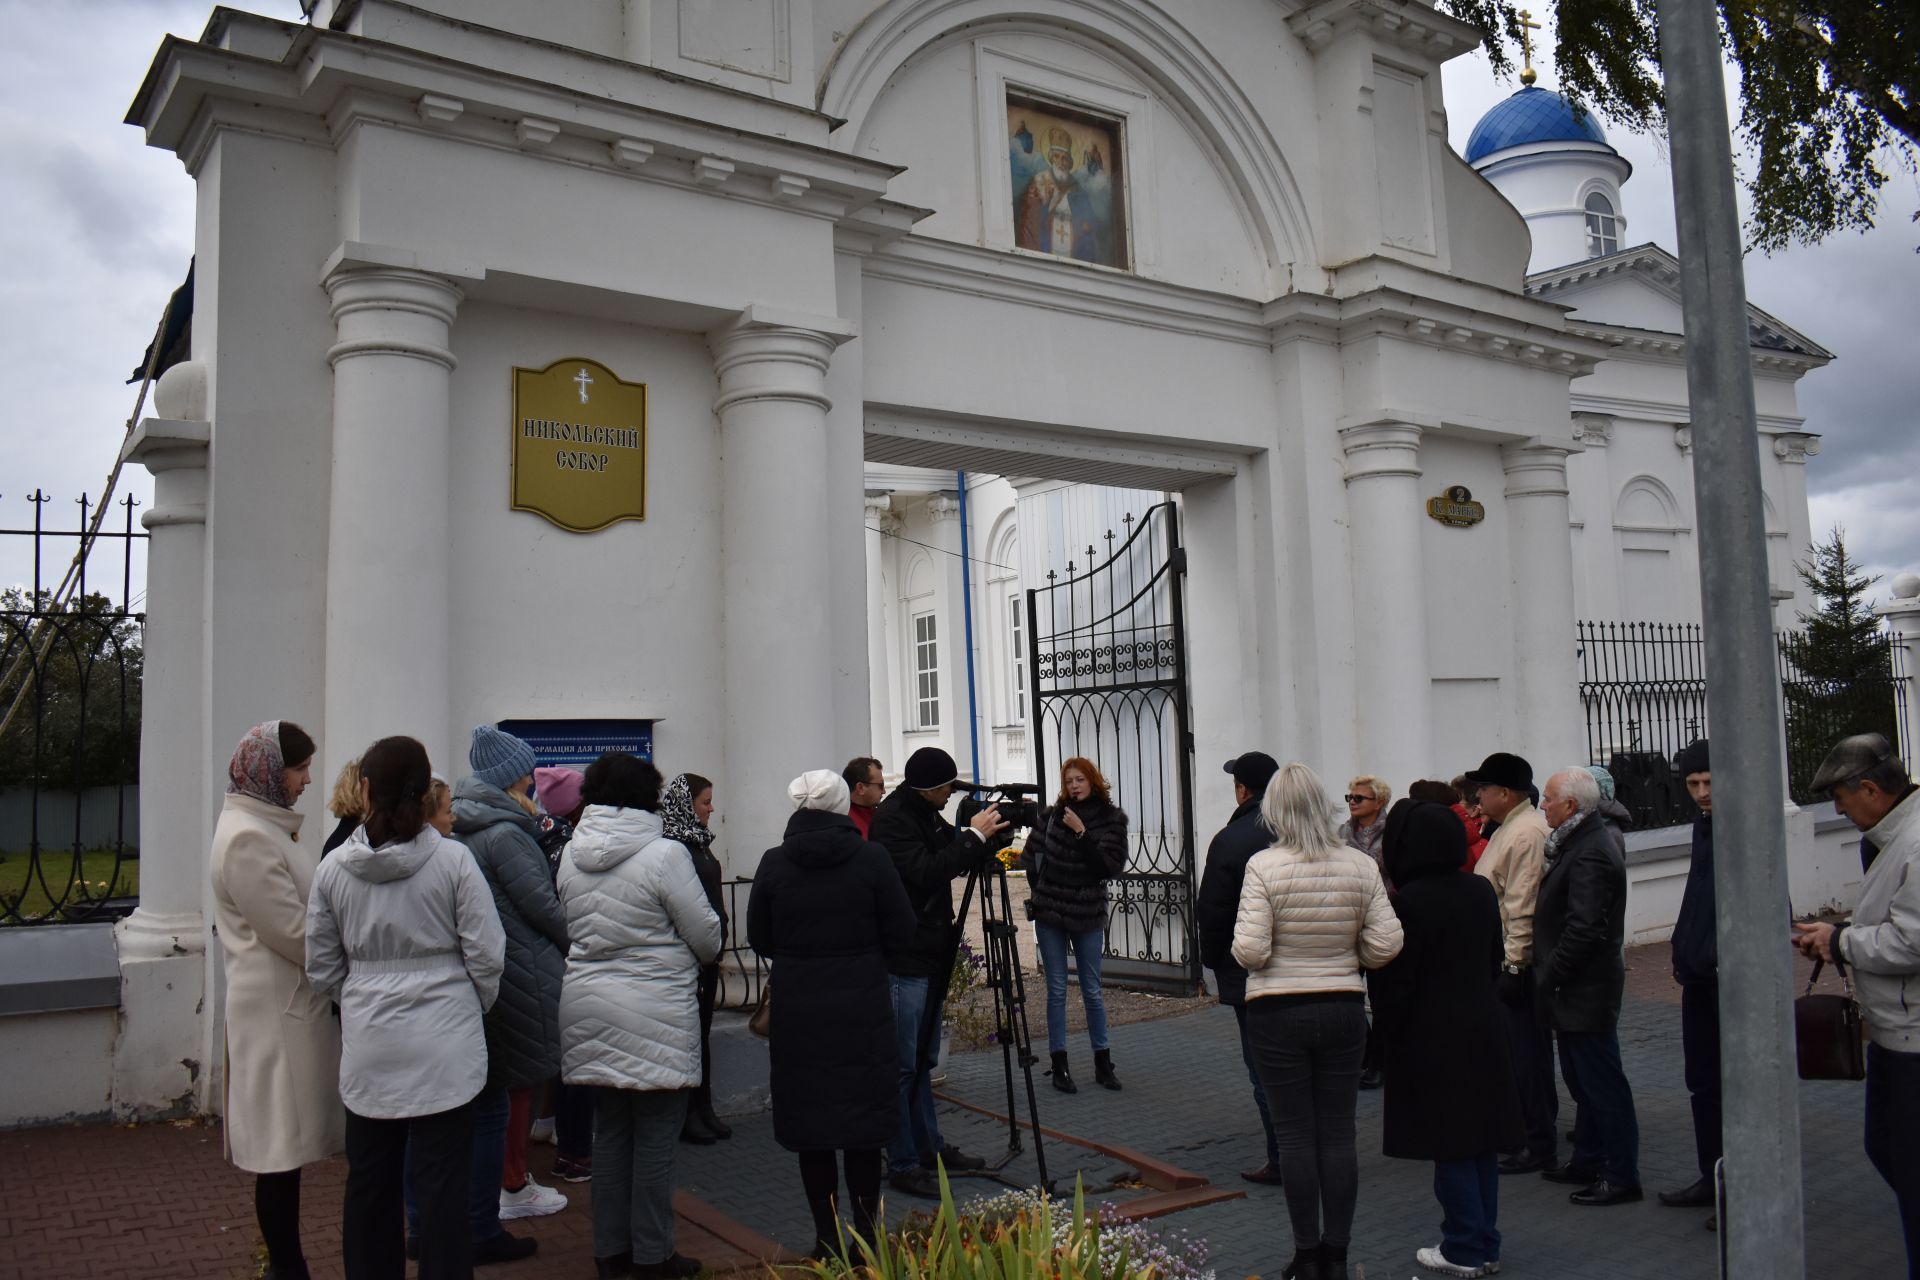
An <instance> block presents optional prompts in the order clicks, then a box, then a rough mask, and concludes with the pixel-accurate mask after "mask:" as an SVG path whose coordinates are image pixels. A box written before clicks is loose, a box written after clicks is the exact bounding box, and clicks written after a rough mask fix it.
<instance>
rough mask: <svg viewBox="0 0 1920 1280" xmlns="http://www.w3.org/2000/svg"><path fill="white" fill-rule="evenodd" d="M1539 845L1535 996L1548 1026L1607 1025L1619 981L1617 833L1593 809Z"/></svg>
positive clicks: (1622, 871)
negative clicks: (1543, 856)
mask: <svg viewBox="0 0 1920 1280" xmlns="http://www.w3.org/2000/svg"><path fill="white" fill-rule="evenodd" d="M1568 821H1569V823H1570V825H1571V826H1572V830H1570V831H1567V832H1566V833H1565V834H1563V835H1561V837H1560V839H1559V840H1558V841H1557V842H1556V843H1554V844H1552V845H1549V847H1548V849H1547V869H1546V873H1545V874H1544V875H1542V876H1541V878H1540V896H1539V899H1538V904H1537V905H1536V906H1535V907H1534V911H1533V972H1534V981H1535V982H1536V984H1537V988H1536V991H1537V994H1538V996H1539V999H1540V1001H1541V1004H1542V1007H1543V1008H1544V1009H1545V1010H1546V1014H1547V1017H1548V1018H1549V1019H1550V1020H1551V1022H1552V1025H1553V1029H1554V1030H1556V1031H1612V1030H1613V1029H1614V1028H1615V1027H1616V1026H1618V1025H1619V1022H1620V996H1621V993H1622V991H1623V990H1624V989H1625V987H1626V984H1627V967H1626V962H1625V960H1624V959H1623V958H1622V956H1621V947H1622V946H1623V945H1624V944H1625V942H1626V933H1627V862H1626V848H1625V845H1624V843H1623V842H1622V840H1621V838H1620V833H1619V832H1618V831H1616V830H1614V829H1613V828H1612V827H1611V826H1609V825H1608V824H1607V823H1606V821H1605V820H1604V819H1603V818H1602V817H1601V816H1600V815H1599V814H1597V813H1584V814H1581V815H1580V816H1579V817H1578V818H1572V819H1569V820H1568Z"/></svg>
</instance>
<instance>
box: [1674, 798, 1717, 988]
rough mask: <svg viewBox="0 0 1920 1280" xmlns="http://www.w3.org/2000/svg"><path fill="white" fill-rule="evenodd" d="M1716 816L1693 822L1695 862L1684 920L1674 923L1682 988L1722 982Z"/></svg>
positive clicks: (1683, 902) (1682, 906) (1684, 897)
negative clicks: (1715, 875) (1716, 896)
mask: <svg viewBox="0 0 1920 1280" xmlns="http://www.w3.org/2000/svg"><path fill="white" fill-rule="evenodd" d="M1714 910H1715V907H1714V893H1713V815H1712V814H1710V813H1703V814H1701V815H1700V816H1699V817H1697V818H1695V819H1694V820H1693V861H1692V863H1690V864H1689V865H1688V867H1687V888H1686V892H1684V893H1682V894H1681V895H1680V916H1679V918H1678V919H1677V920H1675V921H1674V922H1673V976H1674V980H1675V981H1677V982H1680V983H1682V984H1690V983H1695V982H1718V981H1719V980H1720V934H1719V926H1718V924H1717V923H1716V921H1715V919H1714Z"/></svg>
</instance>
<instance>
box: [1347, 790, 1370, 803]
mask: <svg viewBox="0 0 1920 1280" xmlns="http://www.w3.org/2000/svg"><path fill="white" fill-rule="evenodd" d="M1372 799H1373V797H1372V796H1361V795H1355V794H1354V793H1353V792H1351V791H1349V792H1347V803H1348V804H1367V803H1369V802H1371V801H1372Z"/></svg>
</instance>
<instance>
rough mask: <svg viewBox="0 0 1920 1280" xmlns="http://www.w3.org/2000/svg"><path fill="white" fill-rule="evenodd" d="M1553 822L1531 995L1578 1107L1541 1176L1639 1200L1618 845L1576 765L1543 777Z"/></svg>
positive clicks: (1609, 1201) (1592, 1196)
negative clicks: (1623, 1023) (1566, 1155)
mask: <svg viewBox="0 0 1920 1280" xmlns="http://www.w3.org/2000/svg"><path fill="white" fill-rule="evenodd" d="M1542 811H1543V812H1544V813H1545V814H1546V818H1547V823H1548V825H1549V826H1551V827H1552V828H1553V832H1552V834H1551V835H1549V836H1548V837H1547V868H1546V873H1545V874H1544V875H1543V876H1542V877H1541V880H1540V895H1539V900H1538V903H1537V905H1536V907H1535V909H1534V916H1533V948H1534V951H1533V956H1534V959H1533V972H1534V975H1535V980H1536V987H1535V993H1536V996H1537V998H1538V999H1539V1001H1540V1004H1541V1007H1542V1009H1543V1010H1544V1011H1545V1014H1546V1017H1547V1019H1548V1021H1549V1022H1550V1023H1551V1024H1552V1027H1553V1029H1554V1030H1555V1031H1556V1032H1558V1033H1559V1037H1560V1071H1561V1074H1562V1075H1564V1076H1565V1077H1566V1081H1567V1092H1569V1093H1571V1094H1572V1095H1573V1100H1574V1102H1575V1103H1576V1104H1578V1107H1579V1111H1578V1113H1577V1118H1576V1119H1575V1122H1574V1126H1573V1157H1572V1158H1571V1159H1570V1160H1568V1161H1567V1163H1566V1165H1565V1166H1563V1167H1562V1168H1559V1169H1550V1170H1547V1171H1545V1172H1544V1173H1542V1175H1541V1176H1542V1177H1544V1178H1547V1179H1548V1180H1550V1181H1553V1182H1564V1183H1568V1184H1571V1185H1574V1186H1578V1187H1579V1188H1580V1190H1578V1191H1575V1192H1574V1193H1573V1194H1572V1195H1571V1196H1569V1197H1568V1198H1569V1199H1570V1200H1572V1201H1573V1203H1575V1204H1579V1205H1615V1204H1626V1203H1628V1202H1630V1201H1635V1200H1639V1199H1640V1198H1641V1191H1640V1122H1639V1119H1638V1118H1637V1117H1636V1116H1635V1115H1634V1111H1633V1089H1632V1087H1631V1086H1629V1085H1628V1083H1627V1073H1626V1070H1625V1068H1624V1067H1622V1066H1621V1064H1620V1034H1619V1026H1620V1001H1621V996H1622V995H1623V993H1624V992H1625V990H1626V985H1627V967H1626V963H1625V961H1624V959H1623V958H1622V956H1621V948H1622V946H1623V945H1624V944H1625V941H1626V927H1627V863H1626V847H1625V843H1624V842H1623V841H1622V839H1621V837H1620V833H1619V832H1618V831H1616V830H1615V829H1614V828H1613V827H1611V826H1609V825H1608V824H1607V822H1606V821H1605V820H1604V819H1603V818H1602V817H1601V816H1600V784H1599V783H1597V782H1595V781H1594V778H1593V775H1592V774H1590V773H1588V772H1587V771H1586V770H1585V769H1563V770H1561V771H1560V772H1559V773H1556V774H1554V775H1553V777H1551V778H1549V779H1547V794H1546V803H1545V804H1544V805H1543V806H1542Z"/></svg>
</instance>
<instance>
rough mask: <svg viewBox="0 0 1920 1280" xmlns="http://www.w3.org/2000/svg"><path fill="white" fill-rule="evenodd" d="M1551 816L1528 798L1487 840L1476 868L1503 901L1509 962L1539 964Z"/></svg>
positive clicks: (1507, 958) (1508, 815)
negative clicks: (1538, 923) (1536, 914)
mask: <svg viewBox="0 0 1920 1280" xmlns="http://www.w3.org/2000/svg"><path fill="white" fill-rule="evenodd" d="M1550 830H1552V828H1550V827H1548V826H1547V819H1546V815H1545V814H1543V813H1541V812H1540V811H1539V810H1538V809H1536V808H1534V807H1533V802H1532V801H1530V800H1522V801H1521V802H1520V803H1519V804H1518V805H1517V806H1515V807H1514V808H1513V810H1512V811H1511V812H1509V813H1508V814H1507V816H1506V818H1505V820H1504V821H1502V822H1501V823H1500V829H1499V830H1498V831H1496V832H1494V833H1493V839H1491V840H1489V841H1487V848H1486V852H1484V853H1482V854H1481V855H1480V861H1478V862H1476V863H1474V864H1473V874H1475V875H1477V876H1485V877H1486V878H1487V879H1488V880H1491V881H1492V882H1493V891H1494V893H1495V894H1496V895H1497V896H1498V897H1499V899H1500V927H1501V928H1502V929H1504V930H1505V931H1506V935H1507V946H1506V961H1507V963H1508V964H1512V965H1521V966H1525V965H1530V964H1532V963H1533V907H1534V902H1535V900H1536V899H1538V898H1539V896H1540V877H1541V876H1542V875H1543V874H1545V872H1546V869H1547V833H1548V832H1549V831H1550Z"/></svg>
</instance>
